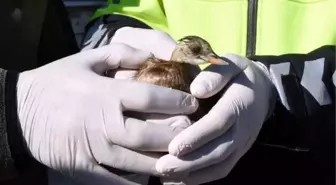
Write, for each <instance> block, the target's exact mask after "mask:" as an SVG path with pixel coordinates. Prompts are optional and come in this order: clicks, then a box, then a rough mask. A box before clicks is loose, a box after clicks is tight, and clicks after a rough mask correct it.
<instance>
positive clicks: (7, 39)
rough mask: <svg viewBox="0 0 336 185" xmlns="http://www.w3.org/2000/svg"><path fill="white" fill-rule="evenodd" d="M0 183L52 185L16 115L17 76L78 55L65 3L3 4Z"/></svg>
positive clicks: (8, 0)
mask: <svg viewBox="0 0 336 185" xmlns="http://www.w3.org/2000/svg"><path fill="white" fill-rule="evenodd" d="M0 22H1V29H0V43H1V45H0V56H1V59H0V61H1V62H0V68H3V69H6V70H7V71H6V70H2V69H1V70H0V184H1V185H7V184H8V185H9V184H20V185H21V184H34V185H42V184H47V178H46V177H47V176H46V171H45V168H44V167H43V166H42V165H40V164H39V163H37V162H36V161H35V160H33V159H32V158H31V157H30V156H29V154H27V153H25V149H24V143H23V140H22V139H21V138H22V137H21V136H20V134H21V133H20V130H19V129H18V125H17V124H18V122H17V110H16V81H17V77H18V72H20V71H25V70H30V69H34V68H37V67H39V66H42V65H44V64H47V63H49V62H52V61H54V60H56V59H59V58H62V57H65V56H68V55H70V54H73V53H76V52H78V47H77V43H76V40H75V37H74V34H73V32H72V28H71V24H70V22H69V20H68V15H67V12H66V9H65V7H64V5H63V2H62V1H61V0H35V1H28V0H4V1H1V6H0Z"/></svg>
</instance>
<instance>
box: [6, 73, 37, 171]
mask: <svg viewBox="0 0 336 185" xmlns="http://www.w3.org/2000/svg"><path fill="white" fill-rule="evenodd" d="M18 75H19V74H18V73H17V72H16V71H8V72H7V77H6V92H5V98H6V101H5V107H6V108H5V110H6V112H5V114H6V122H7V134H8V142H9V146H10V150H11V154H12V158H13V160H14V164H15V168H16V170H17V171H18V173H19V174H20V173H22V172H23V171H25V170H27V169H29V168H30V167H31V165H30V163H31V162H32V160H33V158H31V157H30V155H29V154H28V152H27V151H28V150H27V147H26V143H25V142H24V138H23V134H22V130H21V127H20V125H19V124H20V123H19V118H18V112H17V97H16V84H17V80H18Z"/></svg>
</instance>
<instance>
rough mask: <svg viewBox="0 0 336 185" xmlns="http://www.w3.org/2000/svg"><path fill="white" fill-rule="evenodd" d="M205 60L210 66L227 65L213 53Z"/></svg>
mask: <svg viewBox="0 0 336 185" xmlns="http://www.w3.org/2000/svg"><path fill="white" fill-rule="evenodd" d="M205 60H206V61H207V62H209V63H211V64H215V65H229V63H228V62H226V61H224V60H223V59H222V58H221V57H219V56H218V55H216V54H215V53H212V54H210V55H208V56H206V57H205Z"/></svg>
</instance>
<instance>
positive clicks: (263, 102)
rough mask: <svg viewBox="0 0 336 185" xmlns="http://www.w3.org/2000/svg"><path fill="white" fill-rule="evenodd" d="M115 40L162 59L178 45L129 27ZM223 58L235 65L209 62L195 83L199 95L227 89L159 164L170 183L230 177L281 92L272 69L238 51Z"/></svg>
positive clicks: (152, 32) (193, 87)
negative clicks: (276, 90) (272, 77)
mask: <svg viewBox="0 0 336 185" xmlns="http://www.w3.org/2000/svg"><path fill="white" fill-rule="evenodd" d="M112 43H125V44H129V45H131V46H133V47H136V48H139V49H144V50H146V51H150V52H152V53H153V54H154V55H155V56H157V57H159V58H163V59H169V57H170V55H171V53H172V51H173V49H174V47H175V44H176V43H175V41H174V40H173V39H172V38H171V37H169V36H168V35H167V34H166V33H163V32H160V31H155V30H149V29H139V28H130V27H125V28H122V29H119V30H118V31H117V32H116V34H115V36H114V37H113V39H112ZM224 57H225V58H226V59H227V61H228V62H229V63H230V65H228V66H209V67H207V68H206V69H205V70H204V71H202V72H201V73H199V75H198V76H197V77H196V78H195V80H194V81H193V82H192V84H191V87H190V90H191V93H192V94H193V95H194V96H196V97H198V98H208V97H211V96H213V95H215V94H217V93H219V91H221V90H222V89H223V88H227V89H226V90H225V92H224V94H223V95H222V97H221V99H220V100H219V101H218V102H217V104H216V105H214V107H213V108H212V110H211V111H210V112H209V113H208V114H207V115H205V116H204V117H203V118H202V119H200V120H199V121H197V122H196V123H194V124H193V125H192V126H190V127H188V128H187V129H185V130H184V131H182V132H181V133H180V134H178V135H177V136H176V137H175V138H174V139H173V141H172V142H171V143H170V145H169V154H167V155H165V156H163V157H162V158H160V159H159V161H158V162H157V165H156V169H157V170H158V171H159V172H160V173H163V174H164V175H166V176H170V177H169V178H172V177H174V178H175V179H167V178H166V179H163V181H164V182H166V183H168V182H171V183H172V184H174V183H177V184H178V183H181V184H183V183H184V184H201V183H205V182H210V181H214V180H216V179H220V178H223V177H225V176H226V175H227V174H228V173H229V172H230V171H231V169H232V168H233V167H234V165H235V164H236V163H237V161H238V160H239V159H240V158H241V157H242V156H243V155H244V154H245V153H246V152H247V150H248V149H249V148H250V147H251V145H252V144H253V142H254V141H255V139H256V137H257V135H258V133H259V131H260V129H261V127H262V124H263V122H264V121H265V119H266V118H267V115H268V114H270V113H272V110H273V104H272V102H273V101H275V97H276V94H275V93H273V91H272V86H273V85H272V82H271V80H270V78H269V76H268V71H267V69H266V68H264V67H263V65H262V64H260V63H258V62H253V61H250V60H248V59H247V58H244V57H241V56H238V55H234V54H227V55H225V56H224ZM126 73H127V72H125V73H123V72H121V73H120V74H121V75H120V76H127V75H125V74H126ZM176 177H178V178H179V179H176ZM178 180H181V181H178Z"/></svg>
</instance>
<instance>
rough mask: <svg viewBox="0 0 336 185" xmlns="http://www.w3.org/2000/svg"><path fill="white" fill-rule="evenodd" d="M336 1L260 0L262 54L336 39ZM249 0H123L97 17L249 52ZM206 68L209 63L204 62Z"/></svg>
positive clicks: (221, 49) (298, 49)
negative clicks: (133, 21)
mask: <svg viewBox="0 0 336 185" xmlns="http://www.w3.org/2000/svg"><path fill="white" fill-rule="evenodd" d="M335 6H336V0H259V1H258V12H257V35H256V53H255V54H257V55H279V54H286V53H307V52H310V51H312V50H314V49H316V48H318V47H320V46H322V45H326V44H335V39H336V38H335V34H336V30H335V21H336V20H335ZM247 12H248V0H121V1H120V4H119V5H115V4H112V3H111V0H109V6H108V7H107V8H104V9H100V10H98V11H97V12H96V14H95V15H94V16H93V18H97V17H99V16H101V15H106V14H111V13H116V14H122V15H127V16H130V17H133V18H136V19H138V20H140V21H142V22H144V23H146V24H148V25H149V26H151V27H153V28H154V29H159V30H163V31H166V32H168V33H169V34H171V36H172V37H173V38H174V39H179V38H181V37H183V36H186V35H199V36H201V37H204V38H205V39H207V40H208V41H209V42H210V44H211V45H212V47H213V48H214V50H215V51H216V52H217V53H218V54H219V55H221V54H224V53H228V52H231V53H236V54H240V55H245V54H246V42H247V16H248V15H247ZM203 67H204V66H203Z"/></svg>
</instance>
